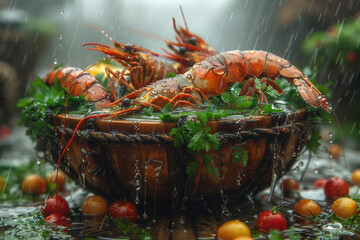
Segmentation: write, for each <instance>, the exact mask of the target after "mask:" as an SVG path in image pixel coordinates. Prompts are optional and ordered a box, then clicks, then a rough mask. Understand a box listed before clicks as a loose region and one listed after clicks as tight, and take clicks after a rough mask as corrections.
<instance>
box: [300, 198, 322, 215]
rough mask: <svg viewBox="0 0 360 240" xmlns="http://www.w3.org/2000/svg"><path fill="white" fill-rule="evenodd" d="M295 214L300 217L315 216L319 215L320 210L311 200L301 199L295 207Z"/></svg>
mask: <svg viewBox="0 0 360 240" xmlns="http://www.w3.org/2000/svg"><path fill="white" fill-rule="evenodd" d="M295 213H296V214H299V215H302V216H313V215H314V216H317V215H319V214H320V213H321V208H320V206H319V205H318V204H317V203H316V202H315V201H313V200H311V199H302V200H300V201H299V202H298V203H297V204H296V205H295Z"/></svg>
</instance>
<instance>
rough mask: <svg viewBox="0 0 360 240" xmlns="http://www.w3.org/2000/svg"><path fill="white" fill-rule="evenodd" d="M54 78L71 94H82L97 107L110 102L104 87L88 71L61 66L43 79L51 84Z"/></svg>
mask: <svg viewBox="0 0 360 240" xmlns="http://www.w3.org/2000/svg"><path fill="white" fill-rule="evenodd" d="M55 78H57V79H59V81H60V84H61V86H62V87H63V88H64V89H68V90H69V93H70V94H71V95H73V96H79V95H84V97H85V99H86V100H88V101H89V102H90V103H94V104H95V105H96V106H97V107H104V106H106V105H108V104H110V103H111V101H110V97H109V94H108V92H107V91H106V89H105V88H104V87H103V86H102V85H101V83H100V82H99V81H98V80H96V79H95V78H94V77H93V76H91V75H90V74H89V73H87V72H85V71H83V70H81V69H80V68H74V67H61V68H59V69H57V70H55V71H52V72H50V73H48V74H47V75H46V76H45V77H44V78H43V80H44V81H45V83H46V84H47V85H53V84H54V81H55Z"/></svg>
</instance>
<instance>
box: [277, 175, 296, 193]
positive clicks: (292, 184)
mask: <svg viewBox="0 0 360 240" xmlns="http://www.w3.org/2000/svg"><path fill="white" fill-rule="evenodd" d="M281 189H282V190H283V192H284V193H288V192H290V191H298V190H299V189H300V184H299V182H298V181H297V180H296V179H294V178H286V179H285V180H284V181H283V182H282V184H281Z"/></svg>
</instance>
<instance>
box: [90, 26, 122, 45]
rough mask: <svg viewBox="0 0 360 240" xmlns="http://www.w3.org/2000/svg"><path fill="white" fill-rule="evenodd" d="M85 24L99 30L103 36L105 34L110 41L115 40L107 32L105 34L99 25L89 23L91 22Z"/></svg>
mask: <svg viewBox="0 0 360 240" xmlns="http://www.w3.org/2000/svg"><path fill="white" fill-rule="evenodd" d="M85 25H86V26H88V27H93V28H95V29H97V30H99V31H100V32H102V33H103V34H105V36H106V37H107V38H109V39H110V40H111V41H112V42H114V41H115V40H114V39H113V38H112V37H111V36H110V35H109V34H107V33H106V32H105V31H104V30H103V29H101V28H99V27H97V26H94V25H91V24H85Z"/></svg>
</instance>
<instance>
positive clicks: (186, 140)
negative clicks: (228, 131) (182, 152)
mask: <svg viewBox="0 0 360 240" xmlns="http://www.w3.org/2000/svg"><path fill="white" fill-rule="evenodd" d="M196 116H197V118H198V120H199V122H195V121H191V120H187V121H186V122H185V123H184V124H182V125H180V124H179V123H178V127H177V128H173V129H171V131H170V133H169V135H170V136H174V145H175V147H179V146H182V145H185V146H186V147H187V149H188V150H189V151H191V152H192V153H196V152H198V153H200V156H201V158H202V161H203V164H204V168H205V170H206V171H207V172H208V173H210V174H212V175H213V176H215V177H217V176H219V171H218V169H217V168H216V167H215V166H213V165H212V164H211V160H212V158H211V156H210V155H209V154H208V153H207V152H208V151H210V150H211V149H214V150H218V149H219V147H220V140H219V139H218V138H217V137H218V133H215V134H212V133H210V130H211V129H210V127H209V126H207V122H208V120H211V119H215V118H216V117H218V115H216V116H215V117H214V114H213V113H212V112H205V113H202V112H197V113H196ZM200 161H201V159H200ZM198 169H199V162H190V163H189V164H188V165H187V167H186V173H187V174H190V173H192V172H194V173H196V172H197V170H198Z"/></svg>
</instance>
